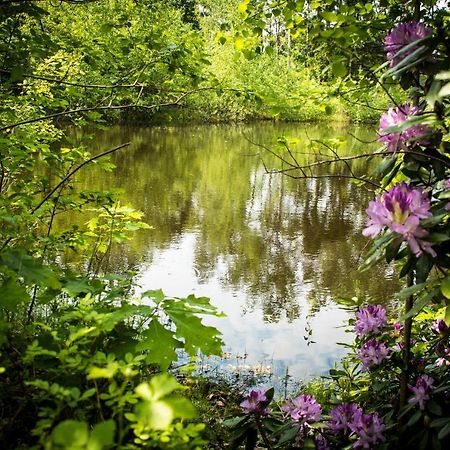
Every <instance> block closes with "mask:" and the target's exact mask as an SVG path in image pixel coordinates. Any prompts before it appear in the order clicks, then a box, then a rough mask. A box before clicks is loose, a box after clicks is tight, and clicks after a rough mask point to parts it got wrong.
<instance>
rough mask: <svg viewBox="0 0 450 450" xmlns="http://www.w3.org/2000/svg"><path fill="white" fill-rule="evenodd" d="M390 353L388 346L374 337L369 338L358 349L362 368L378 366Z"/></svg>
mask: <svg viewBox="0 0 450 450" xmlns="http://www.w3.org/2000/svg"><path fill="white" fill-rule="evenodd" d="M389 353H390V349H389V347H388V346H387V345H386V344H384V343H383V342H379V341H377V340H376V339H369V340H368V341H367V342H366V343H365V344H364V345H363V346H362V348H361V349H360V350H359V352H358V356H359V359H360V360H361V363H362V365H363V368H364V370H367V369H371V368H373V367H376V366H379V365H380V364H381V363H382V362H383V361H385V360H386V359H387V357H388V355H389Z"/></svg>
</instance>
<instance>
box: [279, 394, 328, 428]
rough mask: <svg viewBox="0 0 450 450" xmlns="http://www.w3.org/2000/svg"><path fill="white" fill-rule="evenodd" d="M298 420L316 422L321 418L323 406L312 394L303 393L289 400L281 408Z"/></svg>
mask: <svg viewBox="0 0 450 450" xmlns="http://www.w3.org/2000/svg"><path fill="white" fill-rule="evenodd" d="M281 409H282V410H283V411H285V412H287V413H288V414H289V415H290V416H291V418H292V420H295V421H296V422H302V423H304V422H314V421H317V420H320V417H321V414H322V408H321V406H320V405H319V403H317V401H316V399H315V398H314V397H313V396H312V395H307V394H301V395H299V396H298V397H297V398H294V399H292V400H288V401H287V402H286V403H285V404H284V405H283V406H282V408H281Z"/></svg>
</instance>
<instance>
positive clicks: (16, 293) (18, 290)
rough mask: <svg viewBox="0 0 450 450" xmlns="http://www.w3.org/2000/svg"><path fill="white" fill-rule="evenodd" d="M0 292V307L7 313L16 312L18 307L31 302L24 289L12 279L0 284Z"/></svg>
mask: <svg viewBox="0 0 450 450" xmlns="http://www.w3.org/2000/svg"><path fill="white" fill-rule="evenodd" d="M0 292H1V295H0V307H2V308H5V309H6V310H8V311H17V308H18V305H20V304H21V303H25V302H29V301H30V300H31V299H30V296H29V295H28V293H27V290H26V289H25V287H24V286H21V285H20V284H18V283H17V280H16V279H14V278H12V277H10V278H7V279H6V280H4V281H3V283H2V284H0Z"/></svg>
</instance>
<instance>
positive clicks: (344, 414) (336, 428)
mask: <svg viewBox="0 0 450 450" xmlns="http://www.w3.org/2000/svg"><path fill="white" fill-rule="evenodd" d="M362 414H363V410H362V409H361V408H360V407H359V406H358V405H356V404H355V403H343V404H342V405H339V406H336V407H335V408H333V409H332V410H331V411H330V417H331V420H329V421H328V422H327V425H328V426H329V427H330V429H331V431H332V432H333V434H339V433H344V434H345V433H347V432H349V431H350V424H352V423H354V422H358V421H359V420H360V418H361V415H362Z"/></svg>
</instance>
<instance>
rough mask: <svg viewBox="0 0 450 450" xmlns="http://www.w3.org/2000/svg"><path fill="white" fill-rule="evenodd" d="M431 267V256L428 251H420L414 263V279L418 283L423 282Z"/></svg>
mask: <svg viewBox="0 0 450 450" xmlns="http://www.w3.org/2000/svg"><path fill="white" fill-rule="evenodd" d="M432 267H433V260H432V258H431V257H430V256H429V255H428V253H425V252H424V253H422V254H421V255H420V256H419V258H418V260H417V264H416V281H417V282H418V283H423V282H425V281H426V279H427V277H428V274H429V273H430V270H431V269H432Z"/></svg>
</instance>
